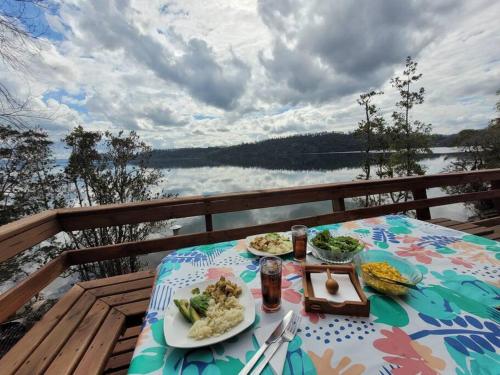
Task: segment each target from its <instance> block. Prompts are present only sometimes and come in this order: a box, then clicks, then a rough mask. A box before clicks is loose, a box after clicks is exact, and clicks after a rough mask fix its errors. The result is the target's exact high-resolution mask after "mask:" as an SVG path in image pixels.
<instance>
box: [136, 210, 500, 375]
mask: <svg viewBox="0 0 500 375" xmlns="http://www.w3.org/2000/svg"><path fill="white" fill-rule="evenodd" d="M322 229H331V230H333V231H335V232H336V233H338V234H339V235H341V234H347V235H349V234H356V236H358V238H361V239H362V241H363V242H364V243H365V245H366V248H367V249H368V251H369V250H371V249H383V250H387V251H391V252H393V253H395V254H397V255H399V256H401V257H404V258H405V259H407V260H409V261H411V262H414V263H415V264H417V267H418V268H419V269H420V270H421V271H422V272H423V273H424V279H423V281H422V283H421V284H419V289H418V290H411V291H410V293H409V295H408V296H406V297H403V298H400V297H388V296H384V295H380V294H376V293H372V292H371V291H370V290H369V289H368V288H366V287H365V292H366V294H367V296H368V297H369V299H370V301H371V314H370V317H369V318H358V317H349V316H340V315H328V314H326V315H325V314H309V313H305V312H304V309H303V304H302V298H303V296H302V282H301V277H300V267H299V266H298V265H297V264H296V263H294V262H293V261H292V259H288V258H285V259H287V260H286V261H285V262H284V263H283V282H282V303H283V307H282V308H283V309H285V311H286V310H288V309H290V308H292V309H294V310H296V311H300V313H301V314H302V315H303V319H302V323H301V328H300V330H299V333H298V334H297V336H296V337H295V339H294V340H293V341H292V342H291V343H290V345H289V347H288V353H287V359H286V362H285V365H284V369H283V374H346V375H347V374H350V375H353V374H391V373H392V374H405V375H407V374H417V373H419V374H424V375H430V374H436V373H447V374H448V373H453V374H454V373H457V374H498V372H497V371H498V369H499V368H500V355H499V347H500V324H499V323H500V320H499V318H498V317H499V312H498V311H497V310H495V308H494V307H495V306H498V305H500V277H499V276H500V243H498V242H496V241H492V240H488V239H485V238H482V237H477V236H474V235H469V234H466V233H463V232H459V231H456V230H452V229H448V228H444V227H440V226H438V225H434V224H430V223H427V222H422V221H419V220H415V219H411V218H408V217H406V216H402V215H390V216H382V217H377V218H370V219H365V220H356V221H350V222H345V223H339V224H332V225H325V226H321V227H316V228H314V230H322ZM222 275H235V276H238V277H240V278H241V279H242V280H243V281H244V282H245V283H247V284H248V286H249V287H250V288H251V290H252V293H253V295H254V297H255V299H256V301H257V310H256V311H257V319H256V322H255V323H254V325H255V326H258V325H259V324H260V321H261V317H262V315H263V314H264V313H263V312H261V310H260V301H261V295H260V278H259V275H258V258H256V257H254V256H253V255H252V254H250V253H248V252H247V251H246V250H245V244H244V241H243V240H240V241H231V242H224V243H218V244H213V245H204V246H196V247H191V248H186V249H181V250H177V251H176V252H174V253H171V254H169V255H168V256H166V257H165V258H164V259H163V261H162V263H161V264H160V265H159V266H158V270H157V279H156V281H155V287H154V290H153V294H152V297H151V301H150V306H149V308H148V312H147V315H146V317H145V321H144V327H143V329H142V332H141V334H140V336H139V339H138V342H137V347H136V349H135V352H134V356H133V359H132V361H131V364H130V368H129V373H130V374H179V373H182V374H210V375H211V374H226V375H229V374H236V373H237V372H238V371H239V370H240V369H241V368H242V367H243V365H244V363H246V361H247V360H248V359H249V358H250V357H251V356H252V355H253V353H254V352H255V351H256V349H257V347H258V344H257V341H256V339H255V337H254V335H253V334H252V330H251V329H248V330H246V331H244V332H243V333H242V334H240V335H238V336H236V337H235V338H233V339H230V340H228V341H226V342H223V343H220V344H217V345H214V346H212V347H205V348H201V349H197V350H184V349H175V348H169V347H167V346H166V344H165V340H164V338H163V319H162V314H163V311H164V310H165V309H166V307H167V305H168V303H169V302H170V301H171V299H172V296H173V294H174V291H175V289H176V288H179V287H183V286H187V285H190V284H191V283H194V282H197V281H201V280H204V279H206V278H209V279H213V280H217V279H218V278H219V277H220V276H222ZM172 329H175V328H174V327H172ZM265 373H267V374H270V373H272V371H271V370H270V369H269V368H266V370H265Z"/></svg>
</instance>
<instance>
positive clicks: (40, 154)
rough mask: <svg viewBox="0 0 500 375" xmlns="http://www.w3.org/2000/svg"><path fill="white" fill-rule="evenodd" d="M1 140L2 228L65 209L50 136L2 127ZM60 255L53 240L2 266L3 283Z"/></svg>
mask: <svg viewBox="0 0 500 375" xmlns="http://www.w3.org/2000/svg"><path fill="white" fill-rule="evenodd" d="M0 138H1V139H2V140H3V142H2V144H1V145H0V225H3V224H6V223H9V222H11V221H13V220H17V219H18V218H20V217H23V216H27V215H31V214H35V213H37V212H40V211H43V210H47V209H51V208H56V207H62V206H63V205H64V197H63V194H62V191H61V188H60V175H59V173H58V172H57V170H56V165H55V159H54V155H53V153H52V149H51V146H52V142H51V141H50V140H49V139H48V135H47V133H45V132H44V131H42V130H39V129H32V130H24V131H22V130H18V129H14V128H12V127H10V126H1V125H0ZM59 252H60V243H58V241H57V240H56V239H52V240H50V241H44V242H43V243H42V244H40V245H38V246H36V247H35V248H33V249H30V250H28V251H26V252H23V253H21V254H20V255H18V256H16V257H13V258H11V259H9V260H8V261H5V262H2V263H1V264H0V282H4V281H6V280H8V279H14V280H15V279H17V278H18V277H20V276H21V274H26V273H27V272H26V271H25V269H28V268H29V265H33V264H44V263H46V262H48V261H49V260H50V259H52V258H53V257H54V256H55V255H56V254H58V253H59Z"/></svg>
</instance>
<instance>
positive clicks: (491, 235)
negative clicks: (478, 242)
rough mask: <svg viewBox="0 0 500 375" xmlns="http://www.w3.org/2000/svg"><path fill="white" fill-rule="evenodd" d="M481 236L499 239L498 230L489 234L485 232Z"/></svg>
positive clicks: (499, 232) (499, 233)
mask: <svg viewBox="0 0 500 375" xmlns="http://www.w3.org/2000/svg"><path fill="white" fill-rule="evenodd" d="M483 237H486V238H489V239H490V240H495V241H499V240H500V231H496V232H493V233H491V234H487V235H485V236H483Z"/></svg>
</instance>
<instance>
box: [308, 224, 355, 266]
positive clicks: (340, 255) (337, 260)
mask: <svg viewBox="0 0 500 375" xmlns="http://www.w3.org/2000/svg"><path fill="white" fill-rule="evenodd" d="M319 233H320V232H317V233H315V234H314V235H313V236H311V235H309V236H308V239H307V242H308V245H309V246H310V247H311V249H312V250H313V253H314V255H315V256H316V257H317V258H319V259H321V260H322V261H324V262H326V263H333V264H344V263H350V262H352V260H353V258H354V256H355V255H356V254H357V253H359V252H360V251H362V250H363V248H364V246H360V247H359V248H358V249H356V250H355V251H349V252H345V251H332V250H325V249H321V248H319V247H316V246H314V244H313V243H312V240H313V239H314V238H316V236H317V235H318V234H319ZM330 234H331V235H332V236H333V237H344V236H335V235H334V234H333V233H332V232H331V231H330ZM349 237H352V238H354V239H356V240H358V242H359V243H360V245H363V242H362V241H360V240H359V238H356V237H355V236H349Z"/></svg>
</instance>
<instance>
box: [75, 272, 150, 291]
mask: <svg viewBox="0 0 500 375" xmlns="http://www.w3.org/2000/svg"><path fill="white" fill-rule="evenodd" d="M154 275H155V271H154V270H146V271H139V272H134V273H127V274H125V275H118V276H112V277H106V278H104V279H95V280H90V281H84V282H81V283H78V285H80V286H81V287H82V288H84V289H93V288H98V287H101V286H106V285H113V284H119V283H124V282H127V281H133V280H139V279H147V278H150V277H152V276H154Z"/></svg>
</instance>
